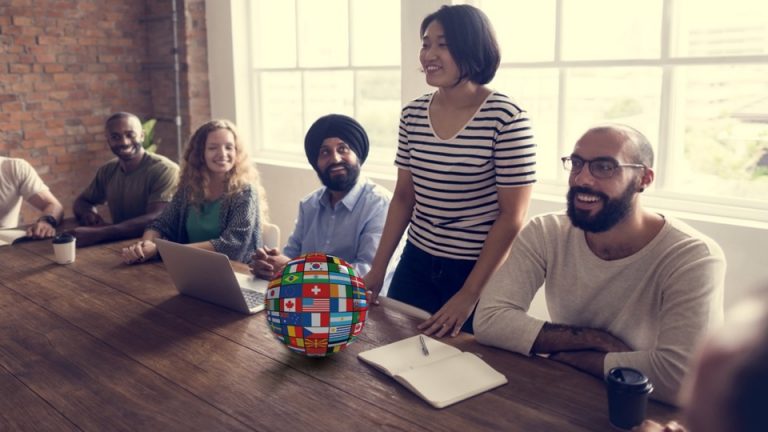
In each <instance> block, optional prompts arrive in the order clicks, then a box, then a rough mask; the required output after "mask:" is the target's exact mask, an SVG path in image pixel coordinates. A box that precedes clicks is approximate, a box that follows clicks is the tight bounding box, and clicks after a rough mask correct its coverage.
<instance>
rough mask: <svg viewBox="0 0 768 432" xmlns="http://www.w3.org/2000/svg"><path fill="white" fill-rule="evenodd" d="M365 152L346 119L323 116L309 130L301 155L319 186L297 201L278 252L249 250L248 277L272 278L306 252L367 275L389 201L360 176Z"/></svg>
mask: <svg viewBox="0 0 768 432" xmlns="http://www.w3.org/2000/svg"><path fill="white" fill-rule="evenodd" d="M369 148H370V143H369V140H368V134H367V133H366V132H365V129H364V128H363V126H362V125H361V124H360V123H359V122H358V121H357V120H355V119H353V118H351V117H348V116H345V115H341V114H328V115H325V116H323V117H320V118H319V119H317V120H316V121H315V122H314V123H313V124H312V126H310V128H309V130H308V131H307V133H306V136H305V138H304V152H305V153H306V156H307V161H308V162H309V164H310V165H311V166H312V168H313V169H314V170H315V172H316V173H317V176H318V178H319V179H320V181H321V183H322V184H323V186H322V187H320V188H319V189H317V190H315V191H314V192H312V193H311V194H309V195H307V196H306V197H304V198H303V199H302V200H301V202H300V203H299V215H298V218H297V219H296V224H295V226H294V229H293V232H292V233H291V235H290V237H289V238H288V242H287V244H286V245H285V247H284V248H283V251H282V253H281V252H280V251H279V250H278V249H277V245H265V247H264V248H261V249H257V250H256V251H255V252H254V254H253V257H252V261H251V272H252V273H253V274H254V275H256V276H257V277H259V278H262V279H272V278H274V277H275V276H277V275H278V274H279V273H280V272H281V271H282V269H283V267H284V266H285V264H286V263H288V262H289V261H290V260H291V259H292V258H296V257H298V256H300V255H302V254H305V253H309V252H321V253H325V254H329V255H334V256H337V257H339V258H341V259H343V260H345V261H347V262H348V263H349V264H351V265H352V266H353V267H354V269H355V271H356V272H357V274H358V275H365V274H366V273H368V270H369V269H370V266H371V261H373V256H374V254H375V253H376V248H377V247H378V245H379V239H380V238H381V232H382V230H383V229H384V219H385V218H386V215H387V208H388V206H389V200H390V197H391V193H390V192H389V191H388V190H386V189H385V188H384V187H382V186H380V185H378V184H376V183H374V182H372V181H371V180H369V179H367V178H360V169H361V167H362V165H363V164H364V163H365V160H366V159H367V157H368V151H369Z"/></svg>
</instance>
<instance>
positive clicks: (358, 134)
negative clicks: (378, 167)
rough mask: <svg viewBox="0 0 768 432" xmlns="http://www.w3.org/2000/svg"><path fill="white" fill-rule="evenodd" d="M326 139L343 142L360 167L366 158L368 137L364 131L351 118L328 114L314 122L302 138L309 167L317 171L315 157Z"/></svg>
mask: <svg viewBox="0 0 768 432" xmlns="http://www.w3.org/2000/svg"><path fill="white" fill-rule="evenodd" d="M326 138H338V139H340V140H342V141H344V142H345V143H346V144H347V145H348V146H349V148H351V149H352V151H354V152H355V154H356V155H357V158H358V159H359V160H360V165H362V164H363V162H365V158H367V157H368V147H369V143H368V135H367V134H366V133H365V129H363V126H361V125H360V123H358V122H357V121H356V120H355V119H353V118H352V117H347V116H345V115H341V114H328V115H327V116H323V117H320V118H319V119H317V121H315V122H314V123H313V124H312V126H311V127H310V128H309V130H308V131H307V136H306V137H305V138H304V152H305V153H306V154H307V160H308V161H309V163H310V165H312V166H313V167H314V168H315V169H317V157H318V156H319V154H320V146H321V145H322V144H323V141H324V140H325V139H326Z"/></svg>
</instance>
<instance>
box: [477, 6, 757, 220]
mask: <svg viewBox="0 0 768 432" xmlns="http://www.w3.org/2000/svg"><path fill="white" fill-rule="evenodd" d="M466 3H472V4H474V5H476V6H478V7H480V8H481V9H483V10H484V11H485V12H486V13H487V14H488V15H489V17H490V19H491V21H492V22H493V24H494V27H495V28H496V30H497V35H498V38H499V42H500V45H501V47H502V68H501V71H500V72H499V74H498V76H497V78H496V79H495V80H494V82H493V83H492V85H493V86H494V87H495V88H497V89H500V90H502V91H505V92H508V93H509V94H510V95H511V96H513V97H515V98H517V99H518V100H519V101H520V103H521V104H523V105H524V106H526V107H527V108H528V109H529V111H531V116H532V118H533V119H534V121H536V124H537V132H538V136H539V143H540V147H539V151H540V153H539V154H540V155H541V157H540V159H539V162H540V165H539V172H540V174H541V178H542V179H545V180H554V181H555V182H556V183H558V184H563V183H564V182H565V179H566V175H565V173H564V172H562V170H561V169H560V168H559V166H558V161H557V156H558V155H563V154H566V153H568V152H569V151H570V149H571V148H572V146H573V143H574V142H575V141H576V140H577V139H578V137H579V136H580V135H581V134H582V133H583V132H584V131H585V130H586V129H587V128H588V127H589V126H590V125H594V124H596V123H598V122H605V121H611V122H621V123H626V124H629V125H632V126H634V127H636V128H638V129H640V130H641V131H643V132H644V133H645V134H647V135H648V137H649V139H651V141H652V142H653V143H654V147H655V150H656V156H657V157H656V172H657V179H656V185H655V190H654V191H653V195H654V196H655V197H657V198H660V199H665V198H666V200H665V201H664V205H672V206H674V204H675V203H681V205H683V206H685V207H681V209H689V208H690V201H696V202H698V203H700V204H701V203H709V204H717V205H727V206H730V207H731V210H727V211H726V212H725V213H726V214H731V215H733V216H737V214H734V211H733V207H737V208H741V209H746V210H747V211H752V210H756V211H755V212H753V213H752V215H753V216H755V217H757V218H762V219H765V218H766V210H767V209H768V7H767V6H765V3H764V2H762V1H760V0H731V1H727V2H722V1H717V0H642V1H629V0H619V1H617V0H539V1H536V2H530V1H525V0H477V1H472V2H466ZM729 212H730V213H729ZM742 215H743V213H742Z"/></svg>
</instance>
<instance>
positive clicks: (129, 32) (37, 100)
mask: <svg viewBox="0 0 768 432" xmlns="http://www.w3.org/2000/svg"><path fill="white" fill-rule="evenodd" d="M171 1H172V0H144V1H138V0H134V1H130V2H126V1H124V0H35V1H34V2H32V1H28V0H0V155H3V156H11V157H20V158H24V159H26V160H28V161H29V162H30V163H31V164H32V165H33V166H34V167H35V168H36V169H37V171H38V173H40V175H41V177H42V178H43V180H44V181H45V182H46V183H47V184H48V186H50V187H51V189H52V191H53V193H54V194H55V195H56V196H57V197H58V198H59V200H61V201H62V203H63V204H64V206H65V209H66V215H68V216H69V215H71V207H72V202H73V201H74V199H75V197H76V196H77V194H78V193H79V192H80V190H82V188H83V187H85V185H86V184H87V183H88V182H89V181H90V179H91V178H92V176H93V174H94V172H95V169H96V167H98V166H100V165H101V164H103V163H104V162H105V161H107V160H108V159H109V158H110V157H111V153H110V152H109V150H108V148H107V147H106V142H105V139H104V135H103V122H104V119H105V118H106V117H107V116H108V115H109V113H111V112H114V111H130V112H133V113H136V114H137V115H139V117H141V118H142V119H146V118H150V117H157V118H161V120H164V121H161V122H160V126H159V127H158V131H157V132H158V135H159V137H160V138H161V139H162V144H161V147H160V153H163V154H166V155H169V156H170V157H172V158H173V159H175V158H176V127H175V125H174V123H173V118H174V116H175V103H174V101H175V99H174V86H173V68H172V65H173V55H172V54H173V53H172V40H173V39H172V38H173V35H172V27H171V25H172V21H171V20H170V11H171ZM204 4H205V2H204V0H178V1H177V5H178V10H179V17H180V21H179V33H178V37H179V43H180V47H181V50H180V53H181V63H182V64H181V78H182V80H181V83H182V86H181V90H182V91H181V106H182V113H181V117H182V124H183V125H184V127H183V128H182V142H183V143H184V142H185V141H186V139H187V138H188V137H189V134H190V128H192V127H193V126H191V124H194V125H197V124H199V123H200V122H201V121H204V120H206V119H207V118H208V117H209V116H210V110H209V103H208V76H207V56H206V52H207V51H206V45H205V39H206V35H205V8H204ZM163 14H164V15H166V17H165V18H162V17H161V18H160V19H158V17H160V16H161V15H163ZM22 217H23V219H24V220H25V221H29V220H31V219H34V218H36V216H35V211H34V210H33V209H32V208H31V207H30V206H28V205H25V206H24V209H23V212H22Z"/></svg>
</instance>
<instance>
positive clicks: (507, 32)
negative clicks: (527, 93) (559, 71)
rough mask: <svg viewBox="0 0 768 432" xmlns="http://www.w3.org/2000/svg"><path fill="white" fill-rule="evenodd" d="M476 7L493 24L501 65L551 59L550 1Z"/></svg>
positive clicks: (507, 0)
mask: <svg viewBox="0 0 768 432" xmlns="http://www.w3.org/2000/svg"><path fill="white" fill-rule="evenodd" d="M478 7H480V8H481V9H482V10H483V12H485V14H486V15H488V18H489V19H490V20H491V24H493V29H494V30H495V31H496V38H497V40H498V42H499V47H500V49H501V61H502V62H521V61H547V60H549V61H551V60H553V59H554V57H555V1H554V0H538V1H535V2H534V1H529V0H481V1H479V2H478Z"/></svg>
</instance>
